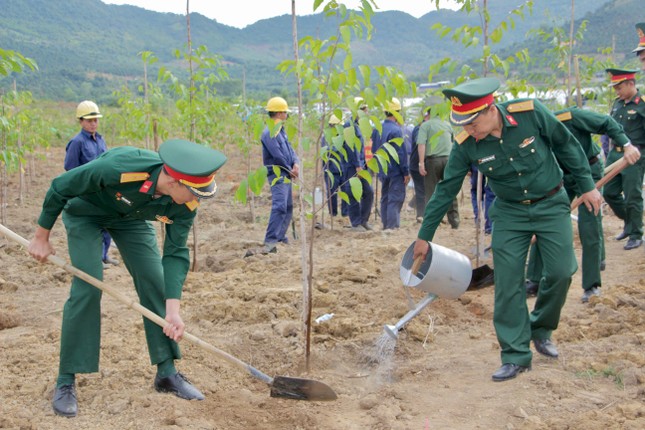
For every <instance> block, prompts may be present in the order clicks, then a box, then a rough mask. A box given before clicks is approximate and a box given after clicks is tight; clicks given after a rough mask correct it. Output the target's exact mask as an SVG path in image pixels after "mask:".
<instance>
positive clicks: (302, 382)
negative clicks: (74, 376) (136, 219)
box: [0, 224, 337, 401]
mask: <svg viewBox="0 0 645 430" xmlns="http://www.w3.org/2000/svg"><path fill="white" fill-rule="evenodd" d="M0 233H2V234H3V235H4V236H5V237H7V238H8V239H11V240H13V241H14V242H17V243H19V244H21V245H23V246H24V247H28V246H29V242H28V241H27V239H25V238H23V237H21V236H20V235H18V234H16V233H14V232H13V231H11V230H9V229H8V228H6V227H5V226H3V225H2V224H0ZM47 261H49V262H50V263H53V264H55V265H56V266H59V267H62V268H63V269H65V270H66V271H68V272H69V273H71V274H72V275H74V276H76V277H77V278H79V279H82V280H83V281H85V282H87V283H89V284H91V285H93V286H95V287H96V288H98V289H99V290H101V291H103V292H104V293H107V294H109V295H110V296H112V297H113V298H115V299H117V300H118V301H120V302H121V303H123V304H125V305H126V306H128V307H130V308H131V309H134V310H135V311H137V312H138V313H140V314H141V315H143V316H144V317H146V318H148V319H149V320H150V321H152V322H154V323H155V324H157V325H159V326H161V327H164V326H166V324H168V322H167V321H166V320H165V319H163V318H161V317H160V316H159V315H157V314H155V313H154V312H152V311H150V310H149V309H147V308H145V307H143V306H141V304H139V303H138V302H137V301H134V300H132V299H129V298H128V297H126V296H124V295H122V294H121V293H119V292H118V291H116V290H115V289H113V288H112V287H110V286H109V285H107V284H106V283H104V282H103V281H100V280H98V279H96V278H94V277H92V276H90V275H88V274H87V273H85V272H83V271H81V270H79V269H77V268H76V267H74V266H72V265H70V264H68V263H66V262H65V260H63V259H62V258H60V257H57V256H55V255H50V256H49V257H47ZM184 339H186V340H188V341H189V342H191V343H193V344H195V345H197V346H199V347H201V348H203V349H205V350H207V351H210V352H212V353H214V354H216V355H218V356H219V357H221V358H223V359H224V360H226V361H228V362H229V363H230V364H233V365H235V366H237V367H239V368H241V369H243V370H245V371H246V372H247V373H248V374H249V375H251V376H252V377H254V378H256V379H259V380H260V381H262V382H264V383H266V384H268V385H269V387H270V388H271V397H280V398H284V399H294V400H310V401H316V400H317V401H320V400H336V398H337V396H336V393H335V392H334V390H332V389H331V388H330V387H329V386H328V385H327V384H325V383H323V382H319V381H315V380H312V379H302V378H291V377H287V376H276V377H275V378H272V377H270V376H269V375H266V374H264V373H262V372H261V371H259V370H258V369H256V368H255V367H253V366H251V365H250V364H247V363H245V362H243V361H242V360H240V359H238V358H236V357H234V356H232V355H231V354H229V353H227V352H225V351H222V350H221V349H219V348H216V347H215V346H213V345H211V344H209V343H207V342H205V341H203V340H201V339H199V338H198V337H197V336H194V335H192V334H190V333H188V332H184Z"/></svg>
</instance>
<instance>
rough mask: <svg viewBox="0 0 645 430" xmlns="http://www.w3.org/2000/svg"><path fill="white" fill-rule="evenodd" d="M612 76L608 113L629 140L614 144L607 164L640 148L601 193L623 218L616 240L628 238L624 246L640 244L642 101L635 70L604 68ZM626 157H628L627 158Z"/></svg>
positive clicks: (643, 139) (644, 105) (643, 145)
mask: <svg viewBox="0 0 645 430" xmlns="http://www.w3.org/2000/svg"><path fill="white" fill-rule="evenodd" d="M606 71H607V72H608V73H609V75H610V76H611V83H610V86H612V87H614V91H616V95H617V97H616V100H615V101H614V104H613V106H612V108H611V116H612V118H614V119H615V120H616V122H617V123H618V124H620V125H622V126H623V129H624V130H625V134H626V135H627V137H628V138H629V140H630V141H631V143H630V144H626V145H619V144H618V145H616V144H615V145H614V147H613V148H612V149H611V151H609V154H608V155H607V164H611V163H614V162H615V161H617V160H619V159H620V158H621V157H622V156H623V154H625V155H626V156H627V155H629V156H630V157H631V156H632V155H631V154H630V153H634V154H635V153H637V152H638V150H640V153H641V154H640V158H639V159H638V161H636V162H635V163H634V164H633V165H631V166H629V167H627V168H625V169H624V170H623V171H622V172H620V173H619V174H618V175H616V176H615V177H614V178H613V179H612V180H611V181H609V182H608V183H607V184H606V185H605V187H604V189H603V196H604V197H605V201H606V202H607V204H608V205H609V207H610V208H611V210H612V211H614V214H615V215H616V216H617V217H618V218H620V219H622V220H623V221H624V222H625V225H624V228H623V231H622V233H620V234H619V235H618V236H616V239H617V240H623V239H626V238H629V240H628V241H627V243H626V244H625V246H624V247H623V248H624V249H626V250H630V249H635V248H638V247H639V246H641V245H642V244H643V194H642V187H643V172H644V171H645V156H643V149H644V148H645V101H643V98H642V96H641V93H640V91H638V88H636V73H638V71H637V70H624V69H606ZM628 161H629V159H628Z"/></svg>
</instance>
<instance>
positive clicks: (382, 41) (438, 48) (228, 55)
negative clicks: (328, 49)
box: [0, 0, 643, 104]
mask: <svg viewBox="0 0 645 430" xmlns="http://www.w3.org/2000/svg"><path fill="white" fill-rule="evenodd" d="M305 3H306V2H305ZM305 3H302V4H305ZM377 3H378V2H377ZM518 3H519V2H518V0H495V1H491V2H489V6H488V7H489V9H490V14H491V24H492V25H496V24H497V23H499V22H500V21H502V20H503V19H505V18H506V17H507V14H508V11H509V10H511V9H512V8H514V7H516V6H517V4H518ZM537 3H538V4H537V5H536V7H535V10H534V12H533V15H532V16H530V17H528V18H527V19H525V20H523V21H522V20H518V21H517V27H516V28H515V29H514V30H513V31H512V32H509V33H508V34H507V35H505V37H504V38H503V40H502V41H501V43H500V44H499V45H498V46H496V49H500V50H502V49H505V48H508V49H509V50H517V49H518V48H517V46H519V45H521V46H522V47H529V48H530V49H531V51H532V55H536V52H542V49H540V48H541V46H542V45H541V44H540V42H539V41H538V40H537V38H536V37H535V38H531V37H527V32H528V31H529V30H530V29H532V28H537V27H540V26H546V27H549V26H551V25H553V24H554V23H555V24H557V25H562V26H568V25H567V20H568V18H569V16H570V8H571V3H570V2H569V1H562V0H539V1H538V2H537ZM299 5H300V4H299ZM575 6H576V17H577V19H582V18H583V17H584V18H585V19H588V20H589V26H588V31H587V33H586V36H585V40H584V41H583V43H582V45H581V46H580V50H581V52H583V53H597V52H598V49H599V48H603V47H607V46H611V45H612V35H613V36H615V47H616V52H617V53H620V55H618V56H617V58H616V59H617V60H619V61H622V60H623V58H622V55H624V53H628V52H630V51H631V49H632V48H633V46H632V45H635V43H636V42H635V41H636V36H635V33H634V30H633V24H634V22H632V21H633V20H634V18H633V14H632V13H630V12H629V11H630V10H639V8H640V9H642V6H643V4H642V0H584V1H577V2H576V5H575ZM0 7H1V9H2V14H1V15H0V47H3V48H4V49H11V50H14V51H17V52H20V53H22V54H23V55H25V56H26V57H29V58H32V59H34V60H35V61H36V62H37V63H38V66H39V68H40V70H39V72H38V73H25V74H21V75H18V76H17V77H16V82H17V85H18V89H19V90H29V91H31V92H32V93H33V95H34V97H36V98H48V99H52V100H67V101H77V100H82V99H86V98H91V99H94V100H97V101H98V102H100V103H102V104H105V103H109V102H114V96H113V95H112V93H113V91H114V90H115V89H118V88H120V87H121V86H122V85H123V84H124V83H126V84H128V85H129V86H130V87H131V88H136V86H137V85H138V84H140V83H141V80H142V78H141V76H142V73H143V71H142V64H141V60H140V58H139V56H138V54H139V53H140V52H141V51H151V52H153V53H154V54H155V55H156V57H157V58H158V59H159V62H158V63H157V64H156V65H155V66H154V67H153V68H151V70H150V72H149V73H150V74H151V76H154V74H155V73H156V71H158V68H159V67H162V66H165V67H169V68H173V69H175V70H179V69H181V66H182V63H181V60H178V59H176V58H175V57H174V56H173V55H172V51H173V50H174V49H184V48H185V46H184V45H185V41H186V17H185V16H182V15H175V14H168V13H157V12H150V11H146V10H144V9H141V8H138V7H133V6H117V5H107V4H104V3H102V2H101V1H99V0H66V1H62V0H21V1H17V0H1V1H0ZM599 8H600V9H599ZM339 21H340V19H339V18H338V17H325V15H324V14H322V13H317V14H315V15H307V16H303V17H299V18H298V36H299V37H300V38H303V37H306V36H312V37H315V38H321V39H326V38H329V37H331V36H332V33H333V32H334V31H336V29H337V24H338V22H339ZM437 22H441V23H443V24H445V25H449V26H451V27H458V26H461V25H466V24H468V25H473V26H474V25H480V24H481V22H480V19H479V17H478V16H476V15H466V14H464V13H458V12H455V11H450V10H440V11H434V12H430V13H428V14H426V15H425V16H423V17H421V18H419V19H416V18H414V17H412V16H410V15H407V14H405V13H402V12H377V13H376V15H375V16H374V17H373V19H372V24H373V25H374V28H375V29H376V30H375V32H374V34H373V37H372V39H371V40H369V41H365V40H357V41H355V42H353V46H352V52H353V56H354V59H353V60H354V61H355V62H356V63H358V64H366V65H371V66H375V65H388V66H392V67H396V68H398V69H400V70H401V71H403V72H404V73H406V75H407V76H408V78H410V79H412V80H414V81H416V82H418V83H421V82H425V81H426V78H427V70H428V67H429V65H430V64H432V63H434V62H435V61H437V60H439V59H440V58H443V57H451V58H454V59H457V60H461V61H464V62H466V61H468V60H469V59H471V58H472V57H474V56H479V54H480V52H478V51H477V49H476V48H469V49H464V48H463V46H462V45H461V44H459V43H458V42H453V41H450V40H442V39H440V38H439V36H438V35H437V34H436V33H435V32H434V31H432V30H431V27H432V25H434V24H435V23H437ZM191 34H192V39H193V45H194V46H199V45H205V46H207V47H208V49H209V51H210V52H212V53H216V54H218V55H220V56H221V58H222V63H223V65H224V67H225V68H226V70H227V72H228V74H229V76H230V77H231V79H230V80H227V81H223V82H221V83H219V84H218V85H217V89H218V93H219V94H220V95H222V96H235V95H239V94H241V93H242V91H243V88H242V86H243V80H244V82H245V84H246V88H245V89H246V91H247V94H248V95H250V96H252V97H256V98H258V99H264V98H266V97H267V96H268V95H270V94H283V95H286V94H293V88H294V79H293V77H292V76H291V77H289V76H287V77H285V76H283V75H281V74H280V73H279V72H278V71H277V70H276V66H277V65H278V64H279V63H280V62H281V61H283V60H284V59H287V58H291V56H292V40H291V18H290V16H289V15H283V16H280V17H276V18H270V19H265V20H261V21H259V22H257V23H255V24H252V25H249V26H247V27H246V28H244V29H237V28H233V27H229V26H226V25H223V24H220V23H218V22H216V21H215V20H211V19H208V18H206V17H204V16H202V15H200V14H196V13H193V14H191ZM268 40H270V41H271V43H267V41H268ZM439 77H441V78H443V77H448V78H449V76H439ZM12 79H13V77H10V78H5V79H2V80H0V85H1V86H2V87H8V86H10V85H11V84H12Z"/></svg>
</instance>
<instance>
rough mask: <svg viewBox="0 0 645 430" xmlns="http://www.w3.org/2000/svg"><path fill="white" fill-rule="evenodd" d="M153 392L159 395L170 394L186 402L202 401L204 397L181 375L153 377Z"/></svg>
mask: <svg viewBox="0 0 645 430" xmlns="http://www.w3.org/2000/svg"><path fill="white" fill-rule="evenodd" d="M155 390H157V391H159V392H160V393H172V394H174V395H175V396H177V397H180V398H182V399H186V400H204V395H203V394H202V393H201V391H199V390H198V389H197V388H195V387H194V386H193V384H191V383H190V382H188V379H186V377H185V376H184V375H182V374H181V373H179V372H177V373H175V374H174V375H171V376H167V377H165V378H160V377H159V376H156V377H155Z"/></svg>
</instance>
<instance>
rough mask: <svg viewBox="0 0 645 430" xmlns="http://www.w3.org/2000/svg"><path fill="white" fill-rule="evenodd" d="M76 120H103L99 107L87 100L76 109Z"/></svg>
mask: <svg viewBox="0 0 645 430" xmlns="http://www.w3.org/2000/svg"><path fill="white" fill-rule="evenodd" d="M76 118H78V119H92V118H103V115H101V112H99V107H98V106H97V105H96V103H94V102H91V101H89V100H85V101H82V102H80V103H79V104H78V106H77V107H76Z"/></svg>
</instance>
